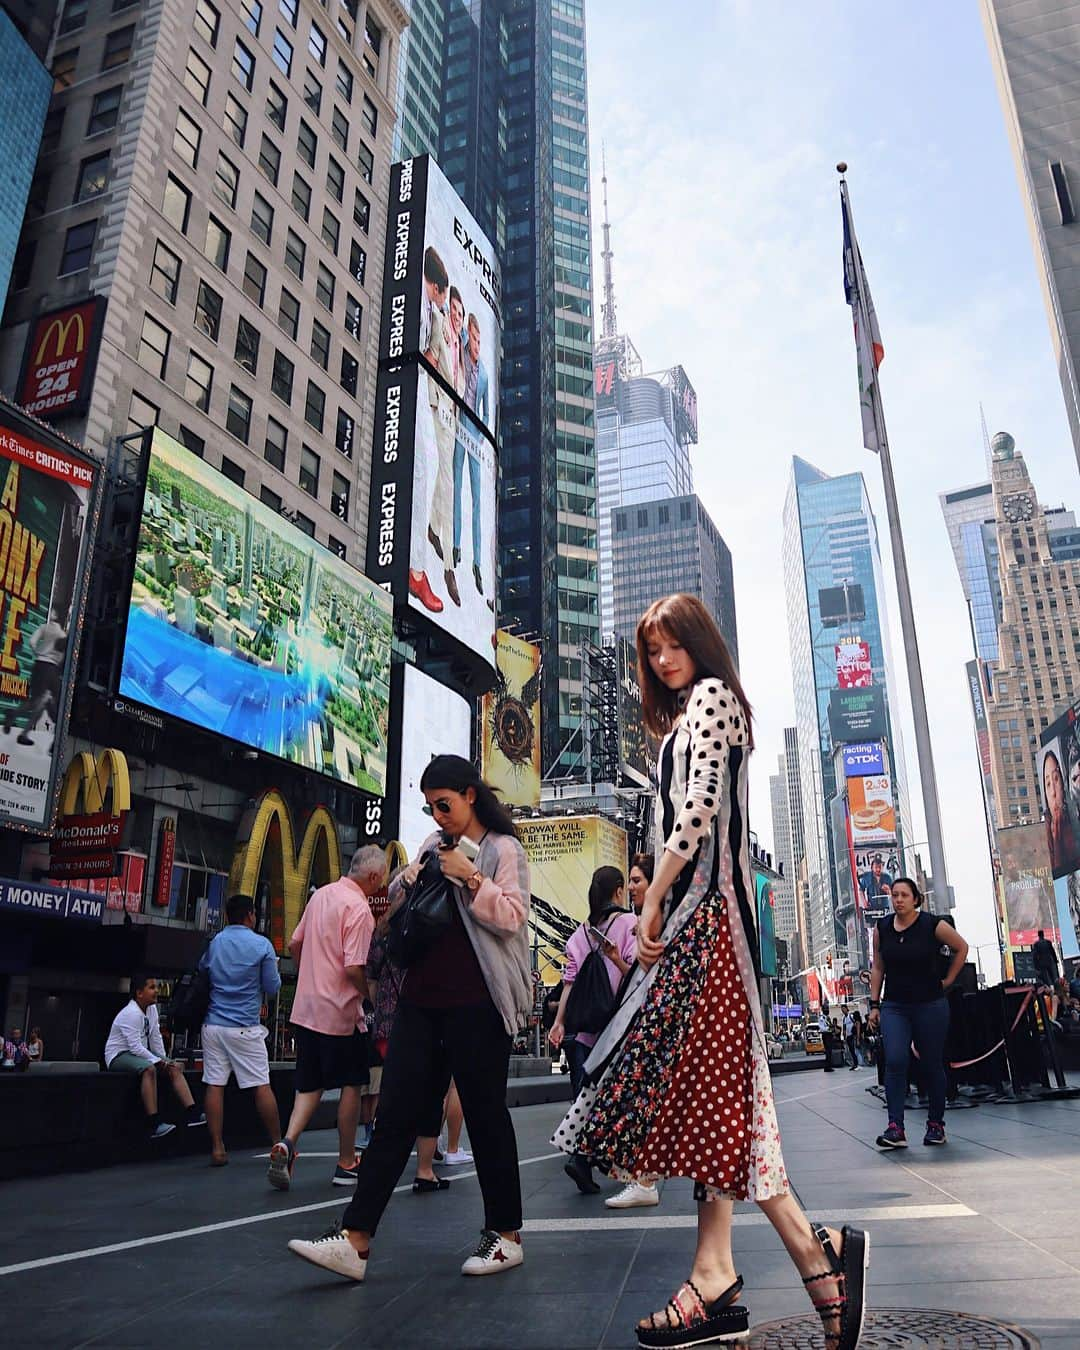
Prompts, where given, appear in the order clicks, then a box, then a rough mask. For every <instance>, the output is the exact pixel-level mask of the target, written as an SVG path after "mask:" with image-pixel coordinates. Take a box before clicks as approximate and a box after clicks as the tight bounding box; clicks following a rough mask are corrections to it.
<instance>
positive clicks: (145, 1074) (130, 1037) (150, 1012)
mask: <svg viewBox="0 0 1080 1350" xmlns="http://www.w3.org/2000/svg"><path fill="white" fill-rule="evenodd" d="M131 991H132V992H131V999H130V1000H129V1002H128V1003H126V1004H125V1005H124V1007H123V1008H121V1009H120V1011H119V1012H118V1013H117V1014H116V1016H115V1017H114V1018H113V1024H112V1026H111V1027H110V1028H109V1037H108V1040H107V1041H106V1042H105V1067H106V1069H108V1070H109V1072H110V1073H137V1074H139V1075H140V1083H139V1091H140V1093H141V1094H142V1103H143V1109H144V1110H145V1111H146V1114H147V1116H148V1117H149V1121H150V1138H151V1139H163V1138H164V1137H165V1135H167V1134H172V1132H173V1130H175V1129H176V1126H175V1125H170V1124H168V1123H167V1122H166V1121H164V1120H162V1119H161V1115H160V1114H159V1112H158V1086H157V1076H158V1074H159V1073H163V1074H165V1075H166V1076H167V1077H168V1079H169V1082H170V1084H171V1085H172V1090H173V1091H174V1092H175V1093H176V1095H177V1097H178V1098H179V1099H180V1104H181V1106H183V1107H184V1109H185V1111H186V1113H187V1125H188V1126H189V1127H192V1126H196V1125H205V1124H206V1117H205V1116H204V1115H203V1113H202V1112H201V1111H200V1110H199V1108H198V1107H197V1106H196V1105H195V1099H194V1098H193V1097H192V1095H191V1089H190V1088H189V1087H188V1085H187V1081H186V1080H185V1078H184V1073H183V1070H182V1069H181V1068H180V1065H179V1064H177V1063H175V1062H174V1061H173V1060H170V1059H169V1057H168V1056H167V1055H166V1053H165V1042H164V1041H163V1040H162V1039H161V1024H160V1022H159V1020H158V1010H157V997H158V987H157V980H156V979H155V978H154V977H153V976H152V975H136V976H135V978H134V979H133V980H132V982H131Z"/></svg>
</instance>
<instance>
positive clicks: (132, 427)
mask: <svg viewBox="0 0 1080 1350" xmlns="http://www.w3.org/2000/svg"><path fill="white" fill-rule="evenodd" d="M160 416H161V409H160V408H159V407H158V406H157V404H156V403H151V402H150V400H149V399H148V398H143V396H142V395H141V394H132V395H131V403H130V405H129V407H128V420H127V426H126V427H125V428H124V434H125V435H127V436H131V435H134V434H135V433H136V432H139V431H143V430H145V428H146V427H156V426H157V424H158V418H159V417H160Z"/></svg>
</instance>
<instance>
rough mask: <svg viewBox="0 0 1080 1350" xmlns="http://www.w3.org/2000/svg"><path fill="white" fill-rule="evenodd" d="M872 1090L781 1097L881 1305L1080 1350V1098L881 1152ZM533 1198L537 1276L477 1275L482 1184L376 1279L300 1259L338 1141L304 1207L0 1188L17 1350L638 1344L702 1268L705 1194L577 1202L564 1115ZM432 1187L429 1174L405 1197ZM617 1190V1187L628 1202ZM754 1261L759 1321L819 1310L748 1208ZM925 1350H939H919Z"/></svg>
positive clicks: (402, 1217)
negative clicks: (866, 1255) (859, 1244)
mask: <svg viewBox="0 0 1080 1350" xmlns="http://www.w3.org/2000/svg"><path fill="white" fill-rule="evenodd" d="M870 1078H871V1075H870V1073H869V1072H866V1071H863V1072H860V1073H849V1072H846V1071H838V1072H837V1073H835V1074H833V1075H830V1076H828V1077H827V1076H826V1075H824V1074H819V1073H802V1074H794V1075H790V1076H785V1077H782V1078H778V1079H777V1100H778V1103H779V1110H780V1122H781V1127H782V1129H783V1133H784V1151H785V1157H786V1160H787V1164H788V1169H789V1172H790V1175H791V1178H792V1180H793V1183H794V1185H795V1187H796V1189H797V1191H798V1194H799V1196H800V1198H801V1199H802V1201H803V1203H804V1205H805V1206H806V1207H807V1209H808V1211H809V1212H810V1214H811V1215H813V1216H815V1217H819V1218H821V1219H827V1220H828V1221H829V1222H831V1223H836V1224H839V1223H841V1222H843V1221H845V1220H846V1221H857V1222H859V1223H861V1224H864V1225H865V1226H866V1227H867V1228H868V1229H869V1230H870V1232H871V1235H872V1241H873V1261H872V1266H871V1287H870V1294H871V1304H872V1306H876V1307H886V1306H889V1307H905V1306H907V1307H913V1308H942V1309H949V1310H953V1311H963V1312H969V1313H978V1314H981V1315H983V1316H986V1317H997V1318H1001V1319H1002V1320H1003V1321H1006V1322H1009V1323H1013V1324H1015V1325H1017V1326H1020V1327H1023V1328H1024V1329H1026V1330H1027V1331H1028V1332H1030V1333H1032V1334H1033V1335H1034V1336H1036V1337H1038V1339H1039V1340H1040V1342H1041V1344H1042V1347H1043V1350H1077V1348H1078V1347H1080V1255H1078V1244H1077V1233H1078V1219H1080V1160H1078V1158H1080V1150H1078V1145H1080V1100H1076V1101H1063V1102H1055V1103H1047V1104H1040V1105H1025V1106H981V1107H979V1108H977V1109H975V1110H968V1111H958V1112H950V1113H949V1118H948V1121H947V1125H948V1128H949V1134H950V1143H949V1146H948V1147H947V1148H944V1149H926V1148H923V1147H921V1145H920V1142H919V1141H920V1140H921V1120H920V1119H919V1117H918V1115H915V1116H913V1117H911V1118H910V1119H909V1133H910V1134H911V1135H912V1136H913V1138H914V1143H913V1146H912V1147H911V1148H909V1149H908V1151H907V1152H906V1153H896V1154H890V1155H885V1156H883V1155H880V1154H879V1153H878V1151H877V1149H875V1148H874V1146H873V1138H874V1135H875V1134H876V1133H877V1132H878V1130H879V1129H880V1128H881V1127H882V1126H883V1124H884V1111H883V1110H882V1107H881V1105H880V1103H879V1102H878V1101H877V1100H876V1099H875V1098H874V1097H872V1096H870V1095H869V1094H868V1093H867V1092H866V1091H865V1089H866V1087H867V1085H868V1082H869V1080H870ZM513 1114H514V1120H515V1124H516V1127H517V1133H518V1142H519V1149H520V1156H521V1159H522V1164H523V1166H522V1182H523V1188H524V1193H525V1213H526V1220H527V1222H526V1229H525V1234H524V1239H525V1250H526V1260H525V1265H524V1266H523V1267H522V1268H520V1269H518V1270H514V1271H511V1272H509V1273H507V1274H505V1275H499V1276H495V1277H492V1278H489V1279H478V1280H467V1279H463V1278H462V1277H461V1275H460V1274H459V1273H458V1268H459V1266H460V1263H461V1261H462V1260H463V1259H464V1257H465V1256H466V1255H467V1254H468V1252H469V1251H470V1250H471V1247H472V1245H473V1243H474V1242H475V1240H476V1236H477V1232H478V1229H479V1226H480V1219H481V1209H480V1199H479V1190H478V1187H477V1183H476V1180H475V1176H474V1175H473V1173H472V1169H471V1168H459V1169H449V1170H448V1171H447V1173H446V1174H447V1175H453V1174H454V1172H455V1171H456V1172H457V1174H458V1175H457V1179H456V1180H455V1181H454V1184H453V1185H452V1186H451V1188H450V1190H449V1191H447V1192H443V1193H441V1194H438V1195H431V1196H414V1195H412V1194H411V1193H403V1194H400V1195H397V1196H396V1197H395V1198H394V1200H393V1202H392V1204H391V1206H390V1209H389V1210H388V1212H387V1215H386V1218H385V1220H384V1222H383V1225H382V1227H381V1228H380V1230H379V1235H378V1241H377V1243H376V1245H375V1246H374V1248H373V1253H372V1260H371V1263H370V1265H369V1268H368V1282H367V1283H366V1284H364V1285H356V1284H351V1283H347V1282H345V1281H343V1280H338V1279H335V1278H334V1277H332V1276H329V1275H326V1274H325V1273H323V1272H321V1271H319V1270H317V1269H315V1268H314V1267H312V1266H309V1265H306V1264H305V1263H303V1262H301V1261H299V1260H297V1259H296V1258H295V1257H292V1256H290V1255H289V1253H288V1252H287V1251H286V1249H285V1243H286V1241H287V1239H288V1238H290V1237H295V1236H301V1237H303V1236H314V1235H317V1234H318V1233H319V1232H320V1231H322V1229H323V1228H324V1227H325V1226H326V1225H327V1224H328V1223H329V1222H330V1221H331V1220H332V1219H333V1218H335V1217H336V1216H338V1215H339V1214H340V1213H341V1210H342V1208H343V1206H344V1203H345V1200H346V1199H347V1192H344V1191H342V1190H340V1189H337V1188H332V1187H331V1186H330V1184H329V1180H330V1175H331V1172H332V1169H333V1157H332V1156H330V1155H331V1153H332V1151H333V1150H334V1142H333V1139H332V1138H331V1136H330V1135H329V1134H327V1133H320V1134H312V1135H310V1136H307V1137H306V1138H305V1140H304V1144H303V1156H302V1157H301V1159H300V1161H299V1162H298V1164H297V1171H296V1177H295V1181H294V1186H293V1189H292V1190H291V1191H290V1192H289V1193H287V1194H280V1193H278V1192H275V1191H272V1190H270V1189H269V1188H268V1187H267V1185H266V1181H265V1167H266V1163H265V1160H264V1159H262V1158H259V1157H257V1156H256V1155H255V1153H254V1152H253V1151H250V1150H249V1151H245V1152H236V1153H234V1154H233V1155H232V1161H231V1163H230V1165H229V1166H228V1167H227V1168H224V1169H220V1170H219V1169H212V1168H210V1167H209V1166H207V1165H205V1164H204V1163H203V1162H202V1161H201V1160H200V1159H175V1160H169V1161H162V1162H161V1163H158V1164H140V1165H138V1166H131V1167H113V1168H108V1169H102V1170H100V1171H96V1172H89V1173H81V1174H78V1175H73V1176H67V1177H55V1178H45V1179H38V1180H31V1181H25V1182H22V1181H16V1182H11V1183H8V1184H7V1185H5V1186H3V1188H2V1189H0V1307H2V1309H3V1312H2V1316H0V1344H3V1345H4V1346H7V1347H11V1350H21V1348H22V1347H31V1346H33V1347H65V1350H66V1348H67V1347H72V1348H73V1347H82V1346H87V1347H89V1346H109V1347H113V1346H115V1347H127V1346H132V1347H134V1346H138V1347H146V1346H153V1347H154V1350H174V1347H175V1348H176V1350H181V1348H182V1350H191V1347H195V1346H199V1347H201V1346H210V1347H216V1346H222V1347H226V1346H227V1347H235V1350H247V1348H248V1347H251V1348H252V1350H254V1348H255V1347H258V1350H268V1347H277V1346H290V1347H292V1346H296V1347H299V1348H300V1350H316V1347H317V1348H318V1350H324V1348H325V1350H329V1347H336V1346H349V1347H386V1348H387V1350H420V1348H421V1347H440V1348H441V1350H484V1348H486V1347H514V1350H576V1347H629V1346H632V1345H634V1344H635V1338H634V1336H633V1324H634V1321H635V1319H636V1318H637V1317H639V1316H641V1315H642V1314H644V1313H645V1312H648V1311H649V1310H651V1309H652V1308H654V1307H659V1306H660V1305H661V1304H662V1303H663V1302H664V1300H665V1299H666V1298H667V1297H668V1295H669V1294H670V1293H671V1292H672V1291H673V1289H674V1288H675V1287H676V1286H677V1285H678V1283H679V1282H680V1281H681V1280H682V1279H683V1278H684V1277H685V1276H686V1275H687V1274H688V1273H689V1266H690V1256H691V1252H692V1245H693V1223H694V1219H693V1212H694V1206H693V1203H692V1200H691V1195H690V1186H689V1184H688V1183H672V1184H670V1185H668V1186H666V1187H665V1188H664V1193H663V1198H662V1202H661V1204H660V1205H659V1207H657V1208H654V1209H644V1210H631V1211H628V1212H624V1213H616V1212H613V1211H610V1210H606V1209H605V1208H604V1206H603V1204H602V1200H603V1197H602V1196H596V1197H589V1198H585V1197H582V1196H579V1195H578V1193H577V1192H576V1190H575V1189H574V1188H573V1186H572V1184H571V1183H570V1182H569V1180H568V1179H567V1178H566V1177H565V1176H564V1175H563V1171H562V1162H561V1159H560V1158H558V1157H556V1156H554V1155H553V1154H552V1150H551V1149H550V1146H549V1145H548V1136H549V1134H550V1131H551V1129H552V1126H553V1125H554V1124H555V1123H556V1121H557V1119H558V1118H559V1116H560V1114H561V1108H560V1107H558V1106H553V1105H546V1106H532V1107H523V1108H519V1109H517V1110H515V1111H514V1113H513ZM410 1179H411V1173H407V1174H406V1176H405V1178H403V1183H407V1182H408V1181H409V1180H410ZM614 1189H615V1188H614V1187H613V1186H610V1187H608V1188H607V1189H606V1193H611V1191H612V1190H614ZM735 1250H736V1263H737V1265H738V1268H739V1270H740V1271H741V1272H742V1274H743V1275H744V1277H745V1279H746V1292H745V1294H744V1301H745V1302H746V1303H748V1305H749V1307H750V1309H751V1313H752V1320H753V1323H754V1324H760V1323H762V1322H767V1321H770V1320H772V1319H776V1318H780V1317H783V1316H785V1315H788V1314H795V1313H802V1312H804V1311H805V1309H806V1306H807V1305H806V1300H805V1296H804V1294H803V1292H802V1289H801V1286H800V1285H799V1282H798V1279H797V1277H796V1274H795V1271H794V1269H793V1268H792V1266H791V1265H790V1263H789V1262H788V1260H787V1258H786V1256H785V1254H784V1252H783V1251H782V1249H781V1247H780V1245H779V1242H778V1241H777V1239H776V1238H775V1236H774V1235H773V1232H772V1230H771V1228H770V1227H769V1226H768V1225H767V1223H766V1222H765V1221H764V1220H763V1219H762V1218H761V1216H760V1215H759V1214H758V1213H757V1211H756V1210H755V1209H754V1207H753V1206H747V1205H740V1206H739V1207H738V1211H737V1214H736V1228H735ZM914 1344H918V1345H919V1346H922V1345H924V1344H925V1342H922V1341H918V1342H913V1345H914Z"/></svg>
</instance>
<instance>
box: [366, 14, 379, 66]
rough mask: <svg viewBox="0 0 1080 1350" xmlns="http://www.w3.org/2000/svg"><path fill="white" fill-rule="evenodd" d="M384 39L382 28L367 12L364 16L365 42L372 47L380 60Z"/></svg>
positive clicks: (376, 57)
mask: <svg viewBox="0 0 1080 1350" xmlns="http://www.w3.org/2000/svg"><path fill="white" fill-rule="evenodd" d="M382 39H383V33H382V29H381V28H380V27H379V25H378V24H377V23H376V22H375V20H374V19H373V18H372V17H371V15H370V14H366V15H365V16H364V42H365V44H366V45H367V46H368V47H370V48H371V50H372V52H373V53H374V55H375V59H376V60H378V57H379V54H380V52H381V51H382Z"/></svg>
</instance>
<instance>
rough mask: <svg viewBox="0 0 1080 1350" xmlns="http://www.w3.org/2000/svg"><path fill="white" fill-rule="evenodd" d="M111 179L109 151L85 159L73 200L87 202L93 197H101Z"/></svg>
mask: <svg viewBox="0 0 1080 1350" xmlns="http://www.w3.org/2000/svg"><path fill="white" fill-rule="evenodd" d="M108 181H109V151H108V150H106V151H105V153H104V154H101V155H94V156H93V158H92V159H84V160H83V162H82V163H81V164H80V165H79V178H78V181H77V182H76V184H75V196H74V198H73V201H75V202H85V201H88V200H89V199H90V198H91V197H100V196H101V194H102V193H103V192H104V191H105V188H106V186H107V184H108Z"/></svg>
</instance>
